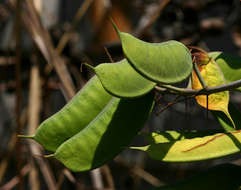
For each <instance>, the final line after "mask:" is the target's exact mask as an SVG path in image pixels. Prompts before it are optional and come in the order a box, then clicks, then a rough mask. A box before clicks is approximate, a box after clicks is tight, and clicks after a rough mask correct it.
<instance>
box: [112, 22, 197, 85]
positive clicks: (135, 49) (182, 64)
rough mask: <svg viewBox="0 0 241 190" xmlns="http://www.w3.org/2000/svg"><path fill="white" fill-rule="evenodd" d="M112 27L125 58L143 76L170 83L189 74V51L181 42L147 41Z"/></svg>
mask: <svg viewBox="0 0 241 190" xmlns="http://www.w3.org/2000/svg"><path fill="white" fill-rule="evenodd" d="M113 25H114V24H113ZM114 27H115V29H116V31H117V33H118V35H119V37H120V40H121V44H122V49H123V52H124V54H125V56H126V58H127V59H128V61H129V62H130V63H131V64H132V66H133V67H134V68H135V69H136V70H137V71H138V72H139V73H141V74H142V75H143V76H145V77H147V78H148V79H150V80H152V81H155V82H158V83H164V84H170V83H177V82H181V81H183V80H184V79H186V78H187V77H188V76H189V75H190V74H191V71H192V57H191V53H190V51H189V50H188V48H187V47H186V46H185V45H183V44H182V43H180V42H177V41H174V40H172V41H167V42H163V43H148V42H144V41H142V40H139V39H137V38H135V37H134V36H132V35H130V34H128V33H124V32H120V31H119V30H118V29H117V27H116V26H115V25H114Z"/></svg>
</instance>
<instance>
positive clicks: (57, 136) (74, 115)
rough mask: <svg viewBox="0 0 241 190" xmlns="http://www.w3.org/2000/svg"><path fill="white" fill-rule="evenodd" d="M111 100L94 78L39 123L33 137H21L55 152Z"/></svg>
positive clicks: (96, 78)
mask: <svg viewBox="0 0 241 190" xmlns="http://www.w3.org/2000/svg"><path fill="white" fill-rule="evenodd" d="M111 98H112V96H111V95H110V94H109V93H107V92H106V91H105V89H104V88H103V87H102V85H101V82H100V81H99V79H98V77H97V76H94V77H93V78H92V79H91V80H90V81H89V82H88V83H87V84H86V85H85V86H84V87H83V88H82V89H81V90H80V91H79V92H78V93H77V94H76V95H75V96H74V97H73V98H72V100H71V101H70V102H69V103H68V104H66V105H65V106H64V107H63V108H62V109H61V110H60V111H59V112H57V113H56V114H54V115H53V116H51V117H50V118H48V119H46V120H45V121H44V122H43V123H41V125H40V126H39V127H38V129H37V131H36V133H35V134H34V135H33V136H22V137H30V138H33V139H34V140H36V141H37V142H39V143H40V144H41V145H42V146H43V147H44V148H45V149H47V150H49V151H53V152H55V150H56V149H57V148H58V147H59V145H61V144H62V143H63V142H64V141H66V140H67V139H69V138H70V137H72V136H73V135H75V134H76V133H78V132H79V131H81V130H82V129H83V128H85V127H86V126H87V125H88V124H89V123H90V122H91V121H92V120H93V119H94V118H95V117H96V116H97V115H98V114H99V113H100V112H101V111H102V109H103V108H104V107H105V106H106V105H107V104H108V102H109V101H110V100H111ZM20 136H21V135H20Z"/></svg>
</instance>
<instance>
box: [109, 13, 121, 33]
mask: <svg viewBox="0 0 241 190" xmlns="http://www.w3.org/2000/svg"><path fill="white" fill-rule="evenodd" d="M109 19H110V21H111V23H112V26H113V27H114V29H115V31H116V33H117V34H118V35H119V36H120V31H119V29H118V27H117V26H116V24H115V22H114V21H113V19H112V18H111V17H109Z"/></svg>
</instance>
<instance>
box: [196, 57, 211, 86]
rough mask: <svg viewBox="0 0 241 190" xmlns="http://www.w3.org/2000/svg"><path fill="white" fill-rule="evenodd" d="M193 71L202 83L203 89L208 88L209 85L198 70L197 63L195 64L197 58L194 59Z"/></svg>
mask: <svg viewBox="0 0 241 190" xmlns="http://www.w3.org/2000/svg"><path fill="white" fill-rule="evenodd" d="M193 70H194V72H195V74H196V75H197V78H198V80H199V81H200V83H201V85H202V87H203V88H207V87H208V85H207V83H206V82H205V80H204V78H203V77H202V75H201V73H200V71H199V69H198V66H197V63H196V62H195V57H194V58H193Z"/></svg>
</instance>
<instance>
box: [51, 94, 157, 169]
mask: <svg viewBox="0 0 241 190" xmlns="http://www.w3.org/2000/svg"><path fill="white" fill-rule="evenodd" d="M153 100H154V95H153V93H148V94H147V95H145V96H142V97H140V98H136V99H119V98H115V97H114V98H113V99H112V101H111V102H110V103H109V104H108V105H107V106H106V107H105V109H104V110H103V111H102V112H101V113H100V114H99V115H98V116H97V117H96V118H95V120H93V121H92V122H91V123H90V124H89V125H88V126H87V127H86V128H85V129H84V130H82V131H81V132H79V133H78V134H76V135H75V136H73V137H72V138H70V139H69V140H67V141H65V142H64V143H63V144H62V145H61V146H60V147H59V148H58V149H57V150H56V152H55V153H54V154H53V155H52V156H54V157H55V158H56V159H58V160H59V161H61V162H62V163H63V164H64V165H65V166H66V167H67V168H69V169H71V170H72V171H76V172H77V171H86V170H91V169H94V168H97V167H99V166H101V165H103V164H104V163H106V162H107V161H109V160H111V159H113V158H114V157H115V156H116V155H117V154H118V153H120V152H121V151H122V150H123V149H125V148H126V146H127V145H128V144H129V143H130V141H131V140H132V139H133V138H134V137H135V136H136V135H137V133H138V131H139V130H140V129H141V128H142V127H143V126H144V123H145V122H146V120H147V119H148V117H149V115H150V112H151V110H152V108H153V103H154V101H153ZM50 156H51V155H50Z"/></svg>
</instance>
